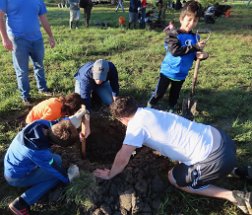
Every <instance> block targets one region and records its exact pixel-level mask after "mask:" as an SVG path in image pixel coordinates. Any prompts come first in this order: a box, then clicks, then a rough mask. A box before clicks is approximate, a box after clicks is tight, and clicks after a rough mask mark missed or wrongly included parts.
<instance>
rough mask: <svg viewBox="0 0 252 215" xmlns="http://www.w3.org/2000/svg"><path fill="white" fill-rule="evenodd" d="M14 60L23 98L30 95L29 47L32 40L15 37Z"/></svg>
mask: <svg viewBox="0 0 252 215" xmlns="http://www.w3.org/2000/svg"><path fill="white" fill-rule="evenodd" d="M13 45H14V48H13V51H12V60H13V66H14V69H15V72H16V77H17V83H18V89H19V91H20V93H21V97H22V99H27V98H29V97H30V95H29V92H30V84H29V78H28V71H29V68H28V64H29V49H30V46H31V42H30V41H27V40H23V39H20V38H14V39H13Z"/></svg>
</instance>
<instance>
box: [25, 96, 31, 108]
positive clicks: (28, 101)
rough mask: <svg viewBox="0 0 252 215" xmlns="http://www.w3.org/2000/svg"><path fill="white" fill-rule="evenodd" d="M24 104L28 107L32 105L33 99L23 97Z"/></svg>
mask: <svg viewBox="0 0 252 215" xmlns="http://www.w3.org/2000/svg"><path fill="white" fill-rule="evenodd" d="M23 104H24V106H26V107H31V106H32V103H31V99H30V98H23Z"/></svg>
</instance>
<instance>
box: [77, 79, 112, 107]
mask: <svg viewBox="0 0 252 215" xmlns="http://www.w3.org/2000/svg"><path fill="white" fill-rule="evenodd" d="M75 92H76V93H78V94H80V95H81V86H80V82H79V81H78V80H76V81H75ZM94 92H95V93H96V94H97V95H98V96H99V97H100V98H101V100H102V102H103V103H104V104H105V105H110V104H111V103H112V102H113V97H112V88H111V86H110V83H109V81H106V82H103V83H102V84H100V85H97V86H96V87H95V89H94ZM90 93H92V92H90Z"/></svg>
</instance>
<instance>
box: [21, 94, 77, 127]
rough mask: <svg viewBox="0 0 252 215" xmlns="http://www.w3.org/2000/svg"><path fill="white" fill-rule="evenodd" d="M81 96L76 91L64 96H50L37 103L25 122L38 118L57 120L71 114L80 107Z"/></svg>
mask: <svg viewBox="0 0 252 215" xmlns="http://www.w3.org/2000/svg"><path fill="white" fill-rule="evenodd" d="M81 104H82V101H81V97H80V95H79V94H77V93H70V94H68V95H66V96H65V97H63V96H61V97H59V98H50V99H47V100H44V101H42V102H40V103H38V104H37V105H36V106H34V107H33V108H32V110H31V111H30V112H29V113H28V115H27V117H26V123H31V122H33V121H35V120H38V119H45V120H57V119H59V118H62V117H65V116H70V115H73V114H74V113H75V112H77V111H78V110H79V109H80V108H81Z"/></svg>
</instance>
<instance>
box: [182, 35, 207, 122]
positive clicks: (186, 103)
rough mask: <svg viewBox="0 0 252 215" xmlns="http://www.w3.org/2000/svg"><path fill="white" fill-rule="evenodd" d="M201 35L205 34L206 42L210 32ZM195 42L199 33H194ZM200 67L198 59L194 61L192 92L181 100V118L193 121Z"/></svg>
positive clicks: (195, 112)
mask: <svg viewBox="0 0 252 215" xmlns="http://www.w3.org/2000/svg"><path fill="white" fill-rule="evenodd" d="M201 33H203V34H207V38H206V39H205V40H204V41H205V42H207V41H208V40H209V38H210V35H211V32H210V31H209V30H205V31H201ZM196 38H197V42H199V41H198V38H199V31H197V33H196ZM199 67H200V59H197V60H196V64H195V68H194V74H193V80H192V90H191V92H190V95H189V98H186V99H183V102H182V116H183V117H185V118H187V119H190V120H193V118H194V116H195V115H196V114H197V113H198V111H197V110H196V107H197V100H196V99H195V98H194V96H195V87H196V84H197V78H198V72H199Z"/></svg>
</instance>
